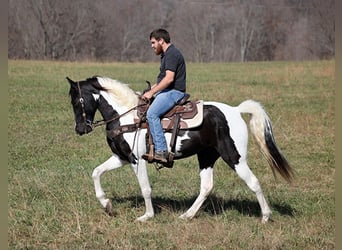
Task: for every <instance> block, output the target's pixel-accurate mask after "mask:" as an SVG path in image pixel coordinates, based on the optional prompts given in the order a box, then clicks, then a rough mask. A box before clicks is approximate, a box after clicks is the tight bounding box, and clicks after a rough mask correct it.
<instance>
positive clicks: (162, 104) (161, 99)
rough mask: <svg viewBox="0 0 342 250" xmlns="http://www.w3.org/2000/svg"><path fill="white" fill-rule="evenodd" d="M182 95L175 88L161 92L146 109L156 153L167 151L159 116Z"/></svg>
mask: <svg viewBox="0 0 342 250" xmlns="http://www.w3.org/2000/svg"><path fill="white" fill-rule="evenodd" d="M183 96H184V93H183V92H180V91H177V90H170V91H164V92H161V93H159V94H158V95H157V96H156V98H155V99H154V101H153V102H152V104H151V106H150V107H149V109H148V111H147V116H146V117H147V120H148V124H149V127H150V131H151V134H152V139H153V143H154V146H155V151H156V154H157V155H158V154H162V152H167V151H168V150H167V144H166V140H165V136H164V131H163V128H162V125H161V122H160V117H161V116H162V115H163V114H165V113H166V112H167V111H169V110H170V109H171V108H172V107H173V106H174V105H175V104H176V102H177V101H179V100H180V99H181V98H183Z"/></svg>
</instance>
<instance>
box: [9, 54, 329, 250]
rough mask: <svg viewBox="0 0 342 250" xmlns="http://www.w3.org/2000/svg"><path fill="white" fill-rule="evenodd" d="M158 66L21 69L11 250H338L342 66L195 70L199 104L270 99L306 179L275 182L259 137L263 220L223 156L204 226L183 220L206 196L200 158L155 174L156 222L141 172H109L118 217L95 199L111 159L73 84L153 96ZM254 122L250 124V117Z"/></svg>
mask: <svg viewBox="0 0 342 250" xmlns="http://www.w3.org/2000/svg"><path fill="white" fill-rule="evenodd" d="M157 72H158V64H154V63H146V64H143V63H134V64H130V63H127V64H121V63H84V62H82V63H81V62H74V63H70V62H39V61H11V60H10V61H9V62H8V78H9V127H8V148H9V151H8V156H9V157H8V158H9V159H8V160H9V166H8V202H9V204H8V247H9V248H10V249H334V248H335V243H334V235H335V200H334V193H335V184H334V175H335V159H334V153H335V142H334V130H335V127H334V126H335V121H334V116H335V107H334V98H335V96H334V95H335V90H334V87H335V86H334V84H335V62H334V61H314V62H258V63H243V64H240V63H237V64H233V63H232V64H223V63H222V64H188V92H189V93H190V94H191V96H192V98H193V99H204V100H213V101H220V102H225V103H227V104H230V105H237V104H239V103H240V102H242V101H243V100H245V99H254V100H256V101H259V102H261V103H262V104H263V105H264V107H265V108H266V111H267V112H268V114H269V116H270V118H271V120H272V122H273V126H274V134H275V138H276V141H277V144H278V146H279V147H280V148H281V150H282V151H283V153H284V154H285V155H286V157H287V158H288V160H289V162H290V164H291V165H292V167H293V168H294V170H295V172H296V179H295V181H294V182H293V183H292V184H291V185H289V184H287V183H285V182H284V181H282V180H281V179H280V177H278V179H277V180H276V181H275V180H274V177H273V175H272V172H271V170H270V169H269V167H268V166H267V163H266V161H265V159H264V158H263V157H262V156H261V154H260V152H259V151H258V148H257V147H256V144H255V143H254V142H253V140H252V139H251V142H250V145H249V164H250V167H251V169H252V170H253V172H254V173H255V175H256V176H257V177H258V178H259V181H260V183H261V185H262V187H263V191H264V193H265V195H266V197H267V199H268V201H269V203H270V205H271V207H272V210H273V217H272V219H273V220H272V221H271V222H270V223H268V224H266V225H263V224H261V222H260V209H259V206H258V204H257V201H256V198H255V196H254V194H253V193H251V191H249V189H248V188H247V187H246V185H245V183H243V182H242V181H241V180H240V179H238V177H237V176H236V175H235V173H234V172H233V171H232V170H231V169H230V168H229V167H228V166H226V165H225V164H224V162H223V161H222V160H219V161H218V162H217V164H216V166H215V177H214V178H215V183H214V184H215V185H214V190H213V192H212V194H211V195H210V196H209V197H208V200H207V201H206V202H205V203H204V205H203V207H202V209H201V210H200V211H199V213H198V215H197V216H196V217H195V218H194V219H193V220H192V221H181V220H180V219H178V216H179V215H180V214H181V213H183V212H185V211H186V209H187V208H189V206H190V205H191V204H192V202H193V201H194V200H195V198H196V196H197V194H198V190H199V176H198V165H197V160H196V157H190V158H188V159H185V160H182V161H178V162H176V163H175V166H174V168H173V169H169V170H168V169H162V170H161V171H159V172H158V171H156V170H155V169H154V167H153V166H152V165H150V166H149V175H150V181H151V185H152V188H153V200H154V206H155V210H156V216H155V218H153V219H152V220H150V221H148V222H146V223H138V222H135V221H134V220H135V219H136V218H137V217H138V216H140V215H142V214H143V213H144V209H145V208H144V202H143V199H142V197H141V194H140V189H139V186H138V183H137V180H136V178H135V176H134V174H133V172H132V171H131V169H130V167H129V166H126V167H123V168H120V169H118V170H115V171H112V172H108V173H106V174H104V175H103V176H102V184H103V187H104V190H105V192H106V195H107V196H108V197H109V198H112V200H113V206H114V210H115V212H116V217H114V218H112V217H109V216H107V215H106V214H105V213H104V211H103V209H102V208H101V205H100V204H99V202H98V201H97V199H96V197H95V192H94V188H93V182H92V179H91V174H92V171H93V169H94V168H95V167H96V166H97V165H99V164H101V163H102V162H103V161H105V160H106V159H107V158H108V157H109V156H110V150H109V148H108V146H107V145H106V141H105V132H104V130H103V128H97V129H96V130H95V131H93V132H92V133H91V134H89V135H85V136H82V137H79V136H77V135H76V134H75V132H74V120H73V113H72V109H71V105H70V100H69V96H68V90H69V86H68V83H67V81H66V80H65V77H66V76H69V77H70V78H72V79H74V80H81V79H84V78H87V77H90V76H92V75H106V76H109V77H111V78H114V79H118V80H120V81H122V82H125V83H128V84H129V85H130V86H131V87H132V88H133V89H134V90H137V91H142V90H143V89H144V88H145V87H146V84H145V80H150V81H151V82H153V80H154V79H155V77H156V74H157ZM245 118H246V120H248V117H245Z"/></svg>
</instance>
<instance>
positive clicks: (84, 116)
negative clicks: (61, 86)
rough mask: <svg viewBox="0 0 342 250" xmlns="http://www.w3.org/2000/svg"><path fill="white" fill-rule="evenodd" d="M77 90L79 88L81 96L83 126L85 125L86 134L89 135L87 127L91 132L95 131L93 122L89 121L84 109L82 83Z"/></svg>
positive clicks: (78, 84) (78, 83)
mask: <svg viewBox="0 0 342 250" xmlns="http://www.w3.org/2000/svg"><path fill="white" fill-rule="evenodd" d="M77 88H78V94H79V97H80V99H79V102H80V103H81V108H82V117H83V124H84V130H85V131H84V132H85V134H86V133H87V127H89V128H90V130H93V122H92V121H91V120H87V115H86V112H85V108H84V99H83V97H82V91H81V87H80V82H77Z"/></svg>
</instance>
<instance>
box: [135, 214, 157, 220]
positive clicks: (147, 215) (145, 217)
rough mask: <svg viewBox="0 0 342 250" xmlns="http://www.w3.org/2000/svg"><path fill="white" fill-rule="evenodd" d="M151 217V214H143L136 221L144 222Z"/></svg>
mask: <svg viewBox="0 0 342 250" xmlns="http://www.w3.org/2000/svg"><path fill="white" fill-rule="evenodd" d="M152 217H153V214H144V215H143V216H140V217H139V218H137V219H136V220H137V221H140V222H145V221H147V220H149V219H151V218H152Z"/></svg>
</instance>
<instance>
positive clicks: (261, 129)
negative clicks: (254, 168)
mask: <svg viewBox="0 0 342 250" xmlns="http://www.w3.org/2000/svg"><path fill="white" fill-rule="evenodd" d="M238 109H239V111H240V113H248V114H251V119H250V122H249V127H250V130H251V132H252V134H253V136H254V138H255V139H256V141H257V144H258V145H259V147H260V149H261V152H262V153H263V154H264V156H265V157H266V159H267V162H268V163H269V165H270V167H271V169H272V172H273V174H274V176H275V170H276V171H277V172H278V173H279V174H280V175H281V176H282V177H283V178H284V179H285V180H286V181H288V182H291V180H292V179H293V170H292V168H291V166H290V164H289V163H288V161H287V160H286V158H285V156H284V155H283V154H282V153H281V152H280V150H279V149H278V147H277V145H276V142H275V139H274V136H273V130H272V123H271V120H270V118H269V117H268V115H267V114H266V112H265V110H264V108H263V107H262V106H261V104H260V103H258V102H255V101H253V100H246V101H244V102H242V103H241V104H240V105H239V106H238Z"/></svg>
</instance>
